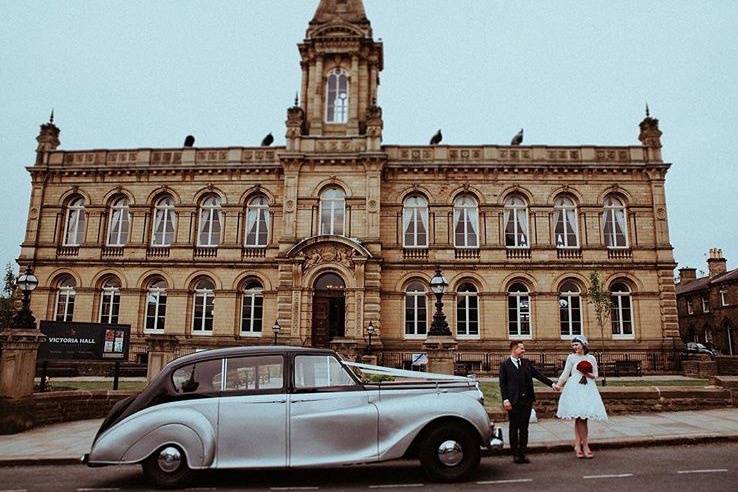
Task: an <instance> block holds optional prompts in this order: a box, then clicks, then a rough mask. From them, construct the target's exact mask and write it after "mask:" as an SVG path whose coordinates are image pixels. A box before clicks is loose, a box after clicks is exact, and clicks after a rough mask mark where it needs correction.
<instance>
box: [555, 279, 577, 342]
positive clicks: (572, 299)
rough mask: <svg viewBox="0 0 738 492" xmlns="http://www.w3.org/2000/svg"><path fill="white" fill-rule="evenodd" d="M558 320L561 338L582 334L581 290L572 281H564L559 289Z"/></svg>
mask: <svg viewBox="0 0 738 492" xmlns="http://www.w3.org/2000/svg"><path fill="white" fill-rule="evenodd" d="M559 320H560V321H561V338H571V337H573V336H574V335H581V334H582V297H581V290H580V289H579V286H578V285H577V284H576V283H574V282H565V283H564V285H562V286H561V289H560V291H559Z"/></svg>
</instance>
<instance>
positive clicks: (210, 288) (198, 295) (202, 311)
mask: <svg viewBox="0 0 738 492" xmlns="http://www.w3.org/2000/svg"><path fill="white" fill-rule="evenodd" d="M214 303H215V285H214V284H213V281H212V280H210V279H208V278H203V279H200V280H199V281H198V282H197V284H195V299H194V302H193V303H192V304H193V307H192V310H193V312H192V333H201V334H211V333H212V332H213V305H214Z"/></svg>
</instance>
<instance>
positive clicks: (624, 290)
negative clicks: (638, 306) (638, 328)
mask: <svg viewBox="0 0 738 492" xmlns="http://www.w3.org/2000/svg"><path fill="white" fill-rule="evenodd" d="M610 295H611V296H612V312H611V315H610V318H611V319H612V334H613V336H626V337H630V336H633V308H632V300H631V294H630V289H629V288H628V286H627V285H625V284H624V283H623V282H616V283H614V284H613V285H612V287H611V288H610Z"/></svg>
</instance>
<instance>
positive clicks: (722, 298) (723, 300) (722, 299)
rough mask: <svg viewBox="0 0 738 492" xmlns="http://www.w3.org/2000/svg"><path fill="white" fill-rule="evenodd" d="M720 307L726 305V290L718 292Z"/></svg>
mask: <svg viewBox="0 0 738 492" xmlns="http://www.w3.org/2000/svg"><path fill="white" fill-rule="evenodd" d="M720 305H721V306H727V305H728V290H727V289H722V290H721V291H720Z"/></svg>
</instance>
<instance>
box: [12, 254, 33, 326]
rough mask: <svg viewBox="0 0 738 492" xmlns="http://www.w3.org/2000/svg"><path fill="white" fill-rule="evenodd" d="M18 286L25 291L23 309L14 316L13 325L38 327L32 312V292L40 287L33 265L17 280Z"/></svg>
mask: <svg viewBox="0 0 738 492" xmlns="http://www.w3.org/2000/svg"><path fill="white" fill-rule="evenodd" d="M16 285H17V286H18V288H19V289H20V290H21V292H23V302H22V304H21V309H20V311H18V312H17V313H16V315H15V316H13V326H14V327H15V328H31V329H35V328H36V318H34V317H33V313H32V312H31V292H33V290H34V289H35V288H36V287H38V279H37V278H36V276H35V275H34V274H33V271H32V270H31V266H30V265H29V266H28V267H26V271H25V272H24V273H22V274H20V276H19V277H18V281H17V282H16Z"/></svg>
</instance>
